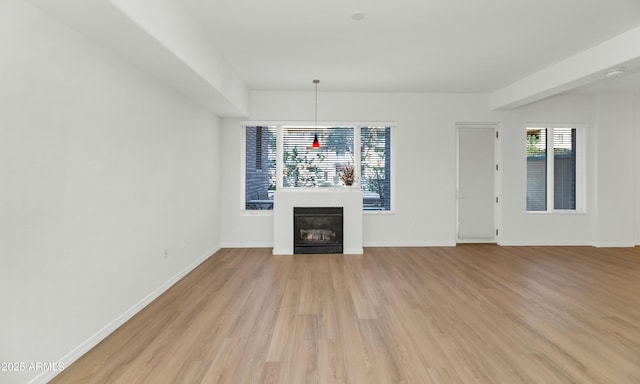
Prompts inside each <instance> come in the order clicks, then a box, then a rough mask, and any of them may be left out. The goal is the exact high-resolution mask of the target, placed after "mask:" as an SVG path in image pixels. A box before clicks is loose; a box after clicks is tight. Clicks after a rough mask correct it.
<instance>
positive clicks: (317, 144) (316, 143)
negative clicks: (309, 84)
mask: <svg viewBox="0 0 640 384" xmlns="http://www.w3.org/2000/svg"><path fill="white" fill-rule="evenodd" d="M319 82H320V80H317V79H316V80H313V84H315V85H316V114H315V123H316V124H315V127H316V132H315V135H314V136H313V144H311V148H312V149H320V142H319V141H318V83H319Z"/></svg>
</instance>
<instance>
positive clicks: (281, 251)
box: [273, 188, 363, 255]
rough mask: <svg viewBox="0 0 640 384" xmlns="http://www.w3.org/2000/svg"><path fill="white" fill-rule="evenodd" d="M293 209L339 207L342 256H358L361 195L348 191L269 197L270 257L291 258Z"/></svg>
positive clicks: (285, 191) (292, 191)
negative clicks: (271, 247) (271, 206)
mask: <svg viewBox="0 0 640 384" xmlns="http://www.w3.org/2000/svg"><path fill="white" fill-rule="evenodd" d="M294 207H343V215H344V217H343V222H344V232H343V237H344V238H343V241H344V245H343V253H345V254H355V255H361V254H362V253H363V250H362V192H361V191H360V190H359V189H355V188H354V189H351V188H344V189H342V188H340V189H337V188H336V189H334V188H281V189H278V190H276V191H275V193H274V197H273V254H274V255H292V254H293V208H294Z"/></svg>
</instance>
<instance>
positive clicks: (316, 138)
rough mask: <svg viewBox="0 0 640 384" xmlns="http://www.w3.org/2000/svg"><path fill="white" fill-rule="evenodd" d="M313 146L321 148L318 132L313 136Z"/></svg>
mask: <svg viewBox="0 0 640 384" xmlns="http://www.w3.org/2000/svg"><path fill="white" fill-rule="evenodd" d="M311 147H312V148H314V149H318V148H320V142H319V141H318V134H317V133H316V135H315V136H314V137H313V144H311Z"/></svg>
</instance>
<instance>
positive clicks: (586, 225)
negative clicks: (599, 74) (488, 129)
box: [500, 95, 596, 245]
mask: <svg viewBox="0 0 640 384" xmlns="http://www.w3.org/2000/svg"><path fill="white" fill-rule="evenodd" d="M593 105H594V104H593V97H592V96H590V95H569V96H558V97H554V98H551V99H547V100H543V101H539V102H537V103H534V104H529V105H526V106H523V107H520V108H517V109H515V110H512V111H506V112H502V113H501V116H500V121H501V122H502V126H503V135H502V137H503V139H502V142H501V143H500V144H501V146H502V170H503V173H502V225H501V232H502V235H501V236H500V240H501V244H504V245H584V244H591V243H592V240H591V238H592V234H591V228H592V223H593V220H595V219H596V216H595V214H594V207H595V206H596V203H595V200H594V199H595V197H596V196H595V194H594V193H593V188H594V187H595V184H594V180H595V179H594V171H595V167H594V165H595V163H594V160H595V154H596V148H595V146H594V144H595V138H596V127H594V124H593ZM531 123H542V124H544V123H582V124H586V131H585V132H584V133H585V134H586V136H587V137H586V146H587V148H586V149H587V154H586V161H587V167H586V169H587V174H586V185H587V192H586V194H585V198H586V200H587V201H586V211H585V213H583V214H562V213H558V214H547V213H545V214H540V213H527V212H526V187H527V181H526V157H525V155H524V154H525V150H526V131H525V128H526V127H527V125H528V124H531Z"/></svg>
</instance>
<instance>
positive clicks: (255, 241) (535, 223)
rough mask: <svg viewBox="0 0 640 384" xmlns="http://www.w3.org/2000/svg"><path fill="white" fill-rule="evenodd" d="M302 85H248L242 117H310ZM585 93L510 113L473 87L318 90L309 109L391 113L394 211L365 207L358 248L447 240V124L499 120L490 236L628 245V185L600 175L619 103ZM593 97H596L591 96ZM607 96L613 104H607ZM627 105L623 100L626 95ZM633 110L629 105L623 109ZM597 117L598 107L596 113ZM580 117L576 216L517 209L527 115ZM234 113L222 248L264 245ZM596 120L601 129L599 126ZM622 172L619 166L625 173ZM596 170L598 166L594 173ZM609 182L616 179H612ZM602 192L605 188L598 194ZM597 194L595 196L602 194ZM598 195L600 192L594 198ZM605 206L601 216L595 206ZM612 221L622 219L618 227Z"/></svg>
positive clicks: (345, 116) (532, 119)
mask: <svg viewBox="0 0 640 384" xmlns="http://www.w3.org/2000/svg"><path fill="white" fill-rule="evenodd" d="M313 97H314V95H313V93H312V92H302V93H299V92H291V93H287V92H264V91H261V92H252V93H251V98H250V111H251V115H250V117H249V118H248V120H252V121H287V120H291V121H310V119H309V118H310V117H311V118H313V115H314V110H313V108H314V99H313ZM597 100H598V98H596V97H594V96H593V95H590V94H574V95H561V96H557V97H553V98H550V99H547V100H543V101H540V102H537V103H534V104H530V105H527V106H523V107H520V108H517V109H514V110H510V111H492V110H490V109H489V108H488V104H487V98H486V97H485V96H483V95H449V94H419V93H412V94H390V93H389V94H382V93H330V92H320V93H319V97H318V115H319V118H320V120H326V121H395V122H396V123H397V129H396V131H395V136H394V144H393V145H394V147H393V150H394V153H393V159H394V166H395V171H396V189H395V199H396V200H395V201H396V210H395V212H394V213H392V214H365V215H364V237H363V242H364V245H365V246H379V245H394V246H405V245H452V244H454V243H455V220H456V208H455V203H456V202H455V177H456V165H455V164H456V158H455V156H456V152H455V151H456V150H455V148H456V143H455V140H456V135H455V123H456V122H498V123H500V126H501V131H502V135H501V139H500V141H499V143H498V146H499V148H500V151H501V163H502V164H501V169H502V171H501V179H502V187H501V191H499V194H500V196H501V202H502V203H501V204H502V206H501V211H502V215H501V217H499V218H498V222H499V227H500V236H499V241H500V243H501V244H504V245H606V244H614V243H615V244H618V245H628V244H629V242H631V243H633V233H632V232H628V231H626V229H625V228H633V225H631V227H629V224H630V222H629V219H631V224H633V221H638V220H639V219H638V218H637V217H636V218H634V217H630V216H629V215H626V216H625V221H624V222H623V223H622V224H621V223H620V222H619V221H618V220H617V219H615V217H617V215H618V214H619V213H620V212H622V210H624V209H626V210H627V211H626V212H633V211H631V210H629V209H628V207H629V206H630V205H634V204H635V201H634V197H633V196H632V195H631V194H630V193H616V194H615V197H616V198H612V197H613V194H614V193H615V188H618V187H621V186H622V185H619V184H616V187H614V186H612V185H611V184H610V180H608V179H607V178H610V177H613V176H611V174H612V173H615V172H617V170H616V169H615V164H614V163H615V162H614V161H613V160H606V159H613V158H612V155H611V152H613V153H616V152H618V151H622V154H616V155H615V157H616V158H619V157H622V158H624V159H627V160H628V159H629V158H630V157H631V154H632V153H633V152H632V148H630V145H629V144H628V143H631V142H632V140H631V138H632V137H631V136H630V131H629V116H628V113H629V108H628V105H626V104H625V107H624V111H625V112H624V115H623V116H621V117H620V119H618V117H616V116H617V113H618V112H620V111H619V110H617V109H615V108H613V106H607V105H606V104H603V103H602V101H600V102H599V104H597ZM599 100H602V97H600V99H599ZM613 103H614V104H615V102H613ZM627 104H628V103H627ZM596 105H600V108H604V110H606V111H610V113H609V117H608V118H607V121H606V123H605V121H602V120H601V121H598V120H597V119H596V111H597V108H596ZM631 112H633V110H631ZM599 116H601V119H602V118H603V116H604V115H603V114H602V111H601V112H600V113H599ZM545 122H547V123H581V124H585V125H586V126H587V128H586V131H585V132H584V133H585V135H586V138H585V139H586V154H585V159H586V163H587V164H586V169H587V174H586V177H585V179H586V180H585V183H586V193H585V199H586V210H585V212H584V213H581V214H527V213H526V205H525V204H526V199H525V195H526V158H525V156H524V153H525V148H526V135H525V128H526V126H527V125H528V124H529V123H545ZM240 124H241V121H240V120H239V119H224V120H223V126H224V131H223V142H224V145H223V148H224V149H223V151H224V157H225V158H226V159H229V163H230V164H231V165H230V166H228V167H225V168H224V170H223V178H224V179H225V182H226V187H225V189H224V191H223V192H222V193H223V195H222V198H223V201H224V202H225V204H224V206H223V207H222V216H223V218H224V220H225V222H226V223H228V225H225V226H224V227H222V232H221V239H222V243H223V245H225V246H229V247H242V246H265V247H270V246H272V242H273V238H272V233H273V227H272V225H273V224H272V217H271V216H270V215H269V214H265V213H264V212H260V213H258V214H254V215H252V214H246V215H242V214H241V212H240V211H241V210H240V208H241V207H240V198H241V195H242V190H241V187H242V186H241V182H240V175H241V173H242V172H243V170H242V169H241V167H240V165H237V164H236V163H232V161H234V160H233V159H238V161H239V160H240V151H241V145H240V143H241V142H242V135H243V132H242V128H241V126H240ZM605 125H606V127H605ZM603 129H606V130H607V132H609V133H616V134H621V135H623V136H622V137H624V140H626V142H625V143H624V144H623V145H622V146H618V145H616V143H615V142H613V141H611V142H609V143H608V144H607V145H604V143H603V142H602V140H600V137H599V135H601V134H602V133H599V130H603ZM625 172H626V171H625ZM598 173H600V174H603V173H604V174H605V176H604V177H603V176H601V177H600V178H598V177H597V176H598ZM627 173H628V172H627ZM616 180H618V181H620V180H619V179H617V178H616ZM605 192H606V193H605ZM603 193H604V195H603ZM599 194H600V199H606V201H604V200H599ZM599 206H600V207H601V209H606V210H607V212H605V213H602V212H600V215H601V216H602V220H599V217H598V207H599ZM620 225H622V227H619V226H620Z"/></svg>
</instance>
